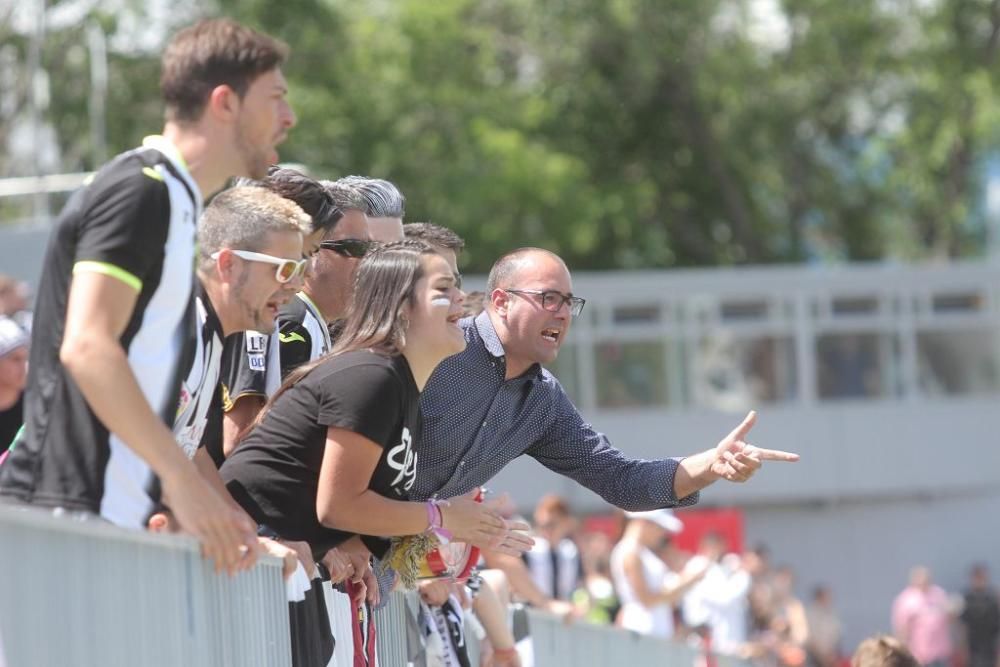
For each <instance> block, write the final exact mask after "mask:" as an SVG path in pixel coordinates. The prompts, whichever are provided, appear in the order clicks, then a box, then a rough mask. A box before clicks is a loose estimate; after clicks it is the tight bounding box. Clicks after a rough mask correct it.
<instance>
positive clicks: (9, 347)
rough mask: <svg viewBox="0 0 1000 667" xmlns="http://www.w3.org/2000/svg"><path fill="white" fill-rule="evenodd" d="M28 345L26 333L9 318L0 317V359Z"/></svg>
mask: <svg viewBox="0 0 1000 667" xmlns="http://www.w3.org/2000/svg"><path fill="white" fill-rule="evenodd" d="M27 344H28V332H27V331H25V330H24V329H22V328H21V325H19V324H18V323H17V322H15V321H14V320H12V319H10V318H9V317H3V316H0V357H5V356H7V355H8V354H10V353H11V352H13V351H14V350H16V349H17V348H19V347H25V346H26V345H27Z"/></svg>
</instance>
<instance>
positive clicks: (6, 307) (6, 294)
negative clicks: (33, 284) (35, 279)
mask: <svg viewBox="0 0 1000 667" xmlns="http://www.w3.org/2000/svg"><path fill="white" fill-rule="evenodd" d="M30 295H31V290H30V288H29V287H28V284H27V283H24V282H21V281H19V280H17V279H15V278H12V277H10V276H6V275H3V274H0V315H6V316H7V317H12V316H13V315H14V314H16V313H20V312H21V311H25V310H28V301H29V298H30Z"/></svg>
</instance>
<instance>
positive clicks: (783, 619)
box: [771, 565, 809, 664]
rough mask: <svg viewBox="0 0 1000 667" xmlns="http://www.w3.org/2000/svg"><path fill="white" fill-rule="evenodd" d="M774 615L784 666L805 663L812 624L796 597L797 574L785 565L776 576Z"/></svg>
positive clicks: (775, 630) (774, 628)
mask: <svg viewBox="0 0 1000 667" xmlns="http://www.w3.org/2000/svg"><path fill="white" fill-rule="evenodd" d="M772 585H773V588H774V608H773V610H774V614H773V616H772V617H771V632H772V633H773V634H774V637H775V639H776V640H777V643H778V646H779V654H780V656H781V657H782V662H784V663H785V664H802V663H803V662H805V653H804V652H803V649H804V648H805V645H806V641H807V640H808V639H809V624H808V621H807V620H806V609H805V606H804V605H803V604H802V601H801V600H799V599H798V598H797V597H796V596H795V572H794V571H793V570H792V568H791V567H789V566H788V565H783V566H781V567H779V568H777V570H775V572H774V578H773V584H772Z"/></svg>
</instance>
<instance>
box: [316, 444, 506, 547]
mask: <svg viewBox="0 0 1000 667" xmlns="http://www.w3.org/2000/svg"><path fill="white" fill-rule="evenodd" d="M381 455H382V448H381V447H380V446H379V445H378V444H377V443H375V442H373V441H372V440H369V439H368V438H366V437H365V436H363V435H360V434H358V433H354V432H353V431H348V430H346V429H342V428H337V427H333V426H331V427H329V428H328V429H327V435H326V449H325V450H324V453H323V464H322V466H321V468H320V475H319V489H318V490H317V493H316V516H317V518H318V519H319V521H320V523H322V524H323V525H324V526H327V527H328V528H336V529H337V530H343V531H347V532H351V533H359V534H362V535H376V536H380V537H392V536H397V535H416V534H417V533H422V532H424V531H425V530H427V528H428V520H427V507H426V505H425V503H420V502H408V501H401V500H392V499H390V498H386V497H384V496H381V495H379V494H378V493H376V492H374V491H372V490H371V489H369V488H368V485H369V483H370V482H371V478H372V474H373V473H374V472H375V467H376V466H377V465H378V460H379V457H380V456H381ZM441 514H442V516H443V518H444V527H445V528H446V529H448V530H449V531H451V532H452V534H453V536H454V538H455V539H457V540H460V541H463V542H471V543H473V544H479V545H489V544H490V543H491V542H494V541H496V540H498V539H500V538H502V537H503V536H504V535H505V534H506V530H507V529H506V524H505V523H504V520H503V519H502V518H501V517H500V515H499V514H497V513H496V511H495V510H493V509H491V508H490V507H488V506H486V505H483V504H482V503H477V502H475V501H473V500H472V498H471V497H470V496H463V497H460V498H453V499H452V500H450V501H448V504H447V505H444V506H442V507H441Z"/></svg>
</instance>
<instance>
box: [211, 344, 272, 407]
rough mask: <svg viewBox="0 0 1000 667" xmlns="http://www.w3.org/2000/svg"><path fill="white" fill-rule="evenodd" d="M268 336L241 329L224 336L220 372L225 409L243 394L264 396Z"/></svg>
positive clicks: (265, 390)
mask: <svg viewBox="0 0 1000 667" xmlns="http://www.w3.org/2000/svg"><path fill="white" fill-rule="evenodd" d="M268 338H269V336H266V335H264V334H262V333H258V332H256V331H241V332H238V333H234V334H232V335H230V336H229V337H227V338H226V342H225V346H224V347H223V350H222V373H221V378H222V380H221V381H222V386H223V392H222V393H223V397H224V399H223V405H222V407H223V410H224V411H225V412H229V411H230V410H232V409H233V406H235V405H236V401H238V400H239V399H240V398H242V397H244V396H259V397H261V398H264V399H266V398H267V365H268V363H270V360H269V359H268V355H267V350H268Z"/></svg>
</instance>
